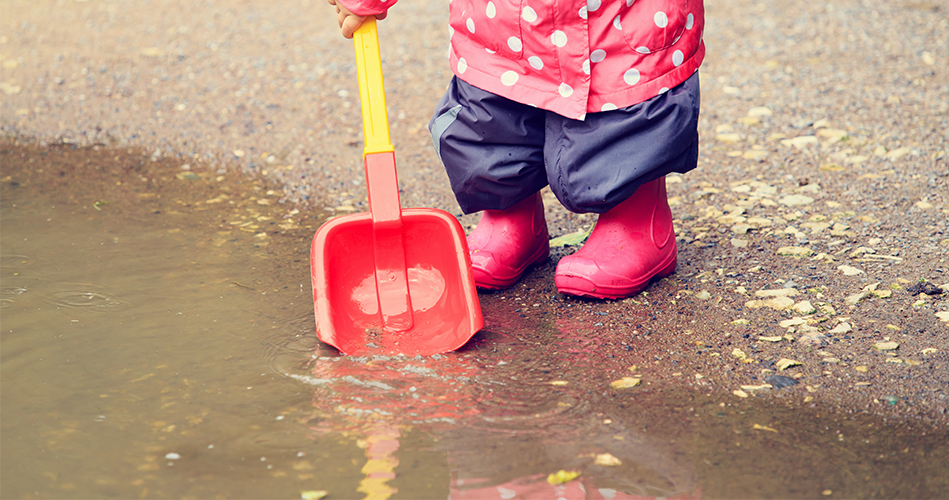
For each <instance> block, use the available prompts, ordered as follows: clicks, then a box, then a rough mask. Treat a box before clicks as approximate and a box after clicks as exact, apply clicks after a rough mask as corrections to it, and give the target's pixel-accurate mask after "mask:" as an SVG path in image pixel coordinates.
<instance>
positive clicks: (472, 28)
mask: <svg viewBox="0 0 949 500" xmlns="http://www.w3.org/2000/svg"><path fill="white" fill-rule="evenodd" d="M465 26H467V27H468V31H470V32H472V33H474V31H475V25H474V19H471V18H470V17H469V18H468V20H467V21H465Z"/></svg>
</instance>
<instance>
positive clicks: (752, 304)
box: [745, 297, 794, 311]
mask: <svg viewBox="0 0 949 500" xmlns="http://www.w3.org/2000/svg"><path fill="white" fill-rule="evenodd" d="M793 305H794V299H792V298H790V297H774V298H771V299H765V300H749V301H748V302H745V307H748V308H750V309H761V308H763V307H770V308H771V309H774V310H775V311H784V310H786V309H788V308H790V307H791V306H793Z"/></svg>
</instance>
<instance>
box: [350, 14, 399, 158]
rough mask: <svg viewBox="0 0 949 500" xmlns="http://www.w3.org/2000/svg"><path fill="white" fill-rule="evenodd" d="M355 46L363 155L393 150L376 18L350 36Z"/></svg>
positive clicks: (368, 20)
mask: <svg viewBox="0 0 949 500" xmlns="http://www.w3.org/2000/svg"><path fill="white" fill-rule="evenodd" d="M353 41H354V42H355V45H356V73H357V74H358V76H359V100H360V102H361V104H362V129H363V136H364V137H365V140H366V148H365V149H364V150H363V155H367V154H372V153H388V152H392V151H395V148H394V147H392V143H391V142H390V141H389V115H388V113H387V112H386V91H385V85H384V84H383V82H382V57H381V56H380V54H379V32H378V30H377V29H376V18H375V17H372V16H369V17H367V18H366V20H365V21H363V23H362V26H360V27H359V28H358V29H357V30H356V33H355V34H354V35H353Z"/></svg>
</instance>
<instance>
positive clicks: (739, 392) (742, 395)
mask: <svg viewBox="0 0 949 500" xmlns="http://www.w3.org/2000/svg"><path fill="white" fill-rule="evenodd" d="M732 394H734V395H736V396H738V397H740V398H747V397H748V393H747V392H745V391H743V390H741V389H735V390H734V391H732Z"/></svg>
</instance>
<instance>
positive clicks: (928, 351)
mask: <svg viewBox="0 0 949 500" xmlns="http://www.w3.org/2000/svg"><path fill="white" fill-rule="evenodd" d="M919 352H921V353H923V354H932V353H934V352H939V349H936V348H935V347H927V348H925V349H923V350H922V351H919Z"/></svg>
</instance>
